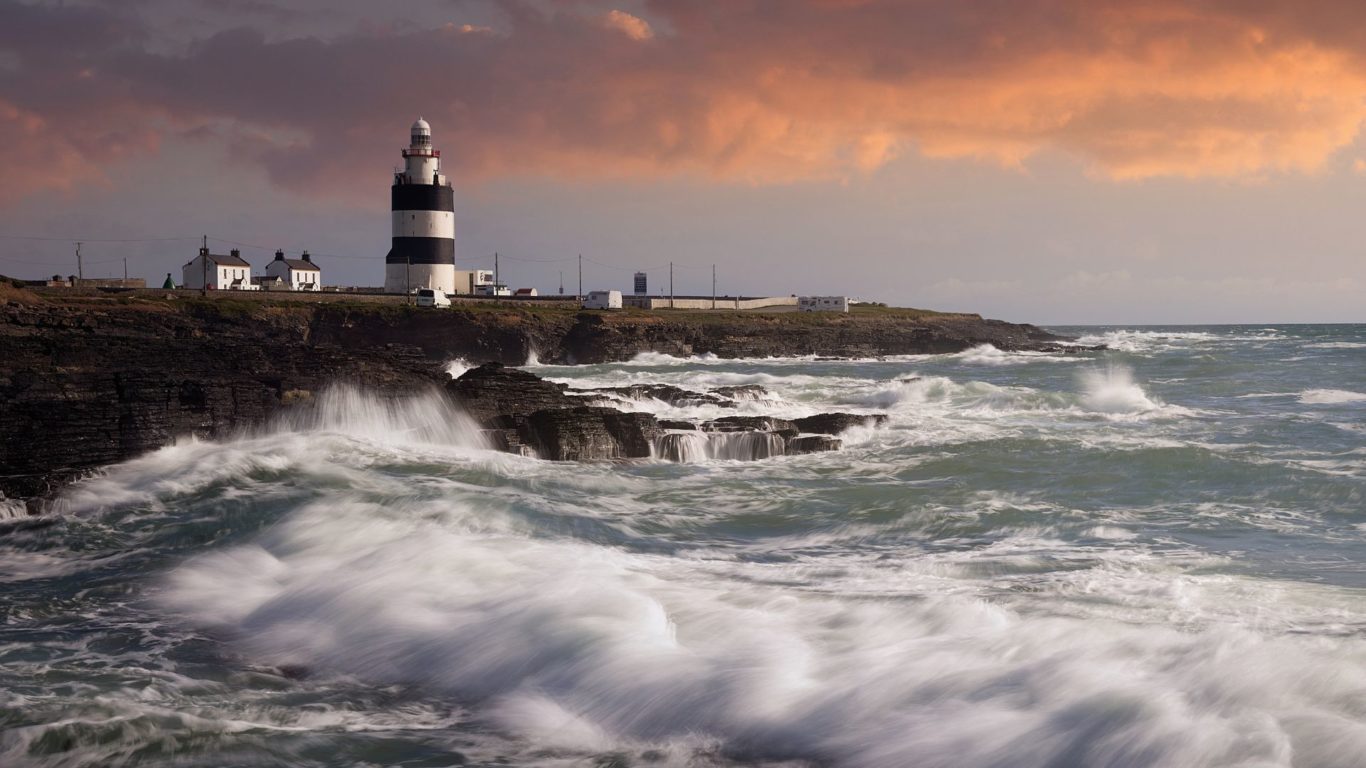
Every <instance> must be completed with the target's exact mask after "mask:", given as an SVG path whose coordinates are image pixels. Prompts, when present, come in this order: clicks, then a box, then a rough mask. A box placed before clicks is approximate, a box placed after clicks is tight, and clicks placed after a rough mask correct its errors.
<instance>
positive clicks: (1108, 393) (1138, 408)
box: [1081, 365, 1163, 414]
mask: <svg viewBox="0 0 1366 768" xmlns="http://www.w3.org/2000/svg"><path fill="white" fill-rule="evenodd" d="M1081 382H1082V388H1083V391H1084V394H1083V396H1082V402H1083V403H1084V404H1085V405H1086V407H1087V408H1089V409H1091V410H1093V411H1096V412H1098V413H1112V414H1132V413H1148V412H1152V411H1157V410H1160V409H1161V408H1162V405H1163V404H1162V403H1160V402H1159V401H1157V400H1154V399H1152V398H1151V397H1149V396H1148V393H1147V392H1144V391H1143V387H1142V386H1140V385H1139V384H1138V383H1136V382H1135V381H1134V375H1133V370H1132V369H1130V368H1126V367H1124V366H1120V365H1111V366H1109V367H1107V368H1105V369H1104V370H1100V369H1091V370H1087V371H1084V372H1083V373H1082V375H1081Z"/></svg>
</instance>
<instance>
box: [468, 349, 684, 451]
mask: <svg viewBox="0 0 1366 768" xmlns="http://www.w3.org/2000/svg"><path fill="white" fill-rule="evenodd" d="M446 391H447V393H449V394H450V396H451V399H453V400H454V401H455V403H456V404H457V405H458V406H460V407H461V408H463V409H465V411H466V412H468V413H469V414H470V415H471V416H472V417H474V419H475V420H476V421H478V422H479V423H480V425H481V426H483V427H484V428H485V429H486V430H487V431H488V432H489V437H490V439H491V440H492V441H493V443H494V445H496V446H497V447H499V448H501V449H503V450H506V451H511V452H514V453H530V454H532V455H535V456H537V457H539V458H542V459H549V460H551V461H598V460H607V459H640V458H648V457H649V456H650V454H651V447H652V446H653V444H654V441H655V438H656V437H658V436H659V435H660V434H661V433H662V431H663V430H662V429H661V428H660V426H659V424H658V423H656V422H655V418H654V416H651V415H650V414H648V413H624V412H622V411H619V410H617V409H614V408H602V407H595V406H591V405H586V404H585V398H584V396H583V394H584V393H580V392H576V391H574V390H568V389H566V388H565V387H564V386H563V385H560V384H556V383H554V382H549V381H546V380H544V379H542V378H540V377H538V376H536V375H535V374H532V373H529V372H527V371H524V370H520V369H517V368H507V367H505V366H503V365H501V364H499V363H487V364H485V365H481V366H479V367H478V368H473V369H471V370H469V371H466V372H465V374H464V375H462V376H461V377H460V378H458V379H456V380H454V381H452V382H450V383H449V384H447V385H446Z"/></svg>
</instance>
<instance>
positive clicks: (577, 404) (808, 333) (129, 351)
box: [0, 289, 1073, 499]
mask: <svg viewBox="0 0 1366 768" xmlns="http://www.w3.org/2000/svg"><path fill="white" fill-rule="evenodd" d="M226 293H227V292H224V294H225V295H218V296H209V297H204V298H201V297H199V296H197V295H193V294H190V293H188V292H180V291H178V292H174V293H169V292H157V293H155V294H154V295H153V294H150V293H149V294H138V295H130V296H124V297H117V298H110V297H101V296H96V295H93V294H84V293H80V292H71V293H69V294H63V295H61V296H58V295H56V294H51V293H49V294H38V293H34V292H31V291H27V290H20V289H15V290H13V291H11V292H10V293H9V294H5V295H3V296H0V302H3V303H0V361H3V367H0V493H3V494H4V495H6V496H7V497H9V498H11V499H14V498H25V497H32V496H37V495H41V494H44V493H46V492H48V491H49V490H51V489H52V488H54V487H55V486H57V485H59V484H61V483H63V482H66V481H67V480H69V479H71V478H73V477H76V476H79V475H81V474H83V473H86V472H89V471H91V470H93V469H95V468H97V467H100V466H103V465H106V464H110V463H113V462H117V461H121V460H124V459H128V458H131V457H133V456H136V455H138V454H141V453H144V452H146V451H149V450H152V449H155V448H158V447H160V446H163V445H165V444H167V443H168V442H170V441H172V440H174V439H175V438H176V437H178V436H181V435H197V436H200V437H205V438H211V439H212V438H219V437H224V436H227V435H230V434H232V433H234V432H236V431H238V430H241V429H244V428H248V427H252V426H256V425H259V424H261V423H262V422H263V421H265V420H267V419H269V418H271V417H272V416H274V415H275V414H277V413H278V412H280V411H281V410H282V409H287V408H289V407H291V404H292V403H305V402H308V401H309V400H310V398H311V397H312V394H313V393H314V392H318V391H320V390H321V389H322V388H324V387H326V386H327V385H328V384H331V383H334V382H351V383H355V384H358V385H361V386H364V387H365V388H367V389H368V390H370V391H372V392H377V393H379V394H381V395H391V396H404V395H408V394H414V393H416V392H418V391H421V390H424V389H427V388H429V387H431V386H432V385H433V384H440V383H441V382H442V381H444V380H445V376H444V374H443V373H442V371H441V367H442V365H443V364H444V363H446V362H447V361H449V360H452V359H454V358H463V359H464V360H466V361H468V362H470V363H484V362H490V361H492V362H501V363H507V364H520V363H521V362H523V361H525V360H526V359H527V358H528V356H530V355H531V354H533V353H535V354H538V355H539V356H540V358H541V359H542V360H545V361H546V362H553V363H590V362H607V361H619V360H627V359H630V358H632V357H634V356H635V355H637V354H640V353H642V352H651V351H653V352H663V353H668V354H674V355H681V356H687V355H697V354H715V355H717V356H720V357H790V356H799V355H834V356H841V357H869V356H877V355H889V354H916V353H930V352H957V351H961V350H964V349H967V348H970V347H972V346H976V345H979V344H993V345H995V346H997V347H998V348H1000V349H1005V350H1016V349H1048V350H1059V351H1068V352H1071V351H1073V349H1072V348H1065V347H1059V346H1058V345H1057V342H1058V341H1059V340H1061V337H1057V336H1054V335H1053V334H1050V333H1048V332H1046V331H1043V330H1041V329H1039V328H1035V327H1033V326H1028V325H1013V324H1010V323H1004V322H1000V321H995V320H983V319H982V318H980V317H978V316H975V315H940V314H935V313H925V312H917V311H913V310H867V311H863V312H856V313H851V314H849V315H831V316H823V317H815V316H810V315H799V313H795V312H787V313H782V312H778V313H763V312H758V313H752V312H715V313H713V312H705V313H686V312H679V313H668V314H662V313H643V312H619V313H601V312H579V311H577V310H574V309H571V308H556V307H535V308H521V307H518V306H514V305H510V304H509V305H492V306H482V307H458V308H454V309H442V310H432V309H419V308H415V307H409V306H403V305H397V304H391V303H364V302H361V301H355V302H348V301H346V300H337V301H331V302H323V303H302V302H296V301H289V300H286V298H287V297H286V298H281V299H272V298H271V297H254V298H250V300H249V299H248V297H241V296H235V295H226ZM168 296H170V297H172V298H169V299H168V298H166V297H168ZM333 298H338V297H333ZM523 373H524V372H523ZM527 376H530V374H527ZM513 378H514V375H508V376H504V377H503V378H502V379H500V382H501V383H489V386H490V387H491V389H489V390H488V391H485V392H479V391H477V390H475V389H470V390H466V391H461V390H459V389H457V390H450V391H451V392H452V395H453V396H456V397H457V398H463V402H466V403H467V404H466V407H467V408H470V410H471V411H472V412H474V413H476V418H481V419H490V418H493V417H503V419H504V422H506V421H507V420H508V419H512V420H514V421H515V420H516V419H521V420H522V421H520V422H518V423H515V424H508V423H504V424H502V425H501V426H496V427H495V426H490V427H489V428H490V429H498V430H500V431H501V433H502V435H503V437H504V438H506V439H507V442H508V446H509V448H510V449H515V450H521V447H522V445H526V444H534V445H541V443H539V442H536V441H535V440H531V441H527V442H522V441H523V439H524V434H523V431H522V430H523V429H524V426H523V425H524V424H531V425H532V426H528V427H525V429H531V430H532V432H530V433H527V434H530V435H531V436H533V437H535V436H536V435H537V434H538V433H537V432H536V428H537V425H538V424H539V427H540V428H541V429H544V430H551V431H553V430H560V431H561V432H563V430H564V429H566V427H565V426H564V424H562V423H559V422H556V423H552V422H554V419H551V418H550V417H542V420H541V421H540V422H533V421H532V420H530V419H529V417H530V416H531V415H532V414H535V413H538V412H539V411H544V410H551V409H563V408H583V407H586V406H589V405H590V401H589V400H588V399H586V398H585V397H583V396H576V395H574V394H571V393H567V392H566V391H565V390H564V388H563V387H560V386H559V385H556V384H553V383H550V382H544V381H541V380H539V379H536V378H535V377H534V376H532V377H531V378H530V379H526V378H525V377H522V378H521V381H520V384H518V386H519V387H520V389H517V390H516V391H517V392H518V394H517V395H516V396H515V397H513V396H507V397H504V396H502V395H497V394H495V393H494V391H493V390H495V389H498V388H500V387H502V386H504V385H506V384H515V383H517V382H514V381H513ZM467 384H468V383H467ZM653 391H654V392H655V393H661V392H664V390H662V389H658V388H655V389H654V390H653ZM751 395H753V393H751ZM628 396H629V395H628ZM650 396H655V395H654V394H651V395H650ZM668 396H669V397H673V398H676V399H677V398H684V397H687V398H696V397H700V398H704V400H703V402H712V401H709V400H706V399H705V398H713V397H715V398H722V399H723V400H724V399H727V398H729V399H734V398H741V397H746V396H750V395H746V394H745V393H742V392H741V391H739V390H738V389H737V390H736V391H732V392H712V393H687V392H686V391H685V390H684V391H680V392H676V393H675V392H669V393H668ZM755 396H757V395H755ZM677 401H678V402H682V400H677ZM470 403H472V404H473V405H471V404H470ZM718 404H722V403H718ZM592 413H593V412H592V411H589V412H585V415H584V418H585V419H588V421H587V422H585V424H584V429H585V430H592V431H593V434H594V435H601V434H605V435H610V436H612V440H614V441H616V443H617V445H616V447H612V448H602V449H601V450H600V449H599V448H592V449H591V450H589V449H586V448H582V447H581V446H580V447H574V446H571V445H570V444H569V443H568V442H566V443H565V446H566V447H565V448H564V450H563V451H560V452H559V453H569V452H580V451H582V450H589V452H590V453H598V452H601V453H613V452H616V453H617V455H621V456H634V455H638V454H639V445H638V443H639V440H638V439H637V438H636V437H635V436H634V435H633V433H631V432H630V430H629V429H628V428H627V427H626V426H623V423H619V422H616V421H613V420H612V419H609V418H607V417H606V416H601V417H599V416H593V415H591V414H592ZM555 418H563V417H555ZM613 418H615V417H613ZM638 426H639V428H640V434H641V436H642V438H643V436H644V435H646V434H647V433H648V429H647V425H638ZM656 426H657V425H656ZM713 428H714V429H727V430H745V429H757V430H759V431H772V425H769V426H761V425H750V426H745V425H742V424H738V423H735V424H729V425H727V424H726V423H725V422H724V421H723V422H722V424H721V425H719V426H714V427H713ZM778 429H779V431H780V432H781V434H782V435H783V436H784V439H787V438H789V437H795V436H796V430H798V427H796V426H790V427H789V426H780V427H779V428H778ZM599 430H600V432H599ZM623 430H626V431H623ZM547 434H549V432H548V433H547ZM557 434H558V433H557ZM588 443H591V444H592V445H594V446H598V445H601V444H602V443H601V441H600V440H598V438H596V437H595V438H594V439H593V440H589V441H588ZM537 450H540V448H537ZM550 452H551V454H556V451H555V450H551V451H550Z"/></svg>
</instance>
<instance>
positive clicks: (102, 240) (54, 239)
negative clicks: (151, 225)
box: [0, 233, 199, 243]
mask: <svg viewBox="0 0 1366 768" xmlns="http://www.w3.org/2000/svg"><path fill="white" fill-rule="evenodd" d="M198 239H199V238H197V237H125V238H113V237H36V236H31V235H6V234H3V233H0V240H38V241H42V242H50V243H76V242H82V243H167V242H171V241H174V240H198Z"/></svg>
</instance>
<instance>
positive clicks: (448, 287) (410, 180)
mask: <svg viewBox="0 0 1366 768" xmlns="http://www.w3.org/2000/svg"><path fill="white" fill-rule="evenodd" d="M412 133H413V136H412V143H411V144H410V145H409V146H408V148H407V149H405V150H403V170H402V171H400V172H397V173H395V174H394V186H393V189H392V190H391V194H390V199H391V200H392V206H391V210H392V211H393V218H394V240H393V245H392V247H390V249H389V255H388V256H386V257H385V259H384V292H385V293H409V292H411V291H414V290H417V289H418V288H434V289H437V290H441V291H445V292H446V293H454V292H455V192H454V190H452V189H451V183H450V181H449V180H447V179H446V176H445V174H443V173H442V172H441V151H440V150H437V149H433V148H432V127H431V126H430V125H428V124H427V121H426V120H423V119H422V118H420V117H419V118H418V119H417V122H416V123H413V132H412Z"/></svg>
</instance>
